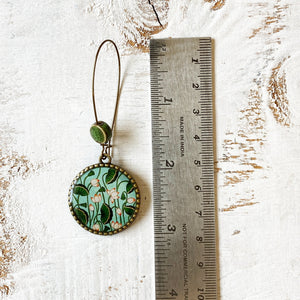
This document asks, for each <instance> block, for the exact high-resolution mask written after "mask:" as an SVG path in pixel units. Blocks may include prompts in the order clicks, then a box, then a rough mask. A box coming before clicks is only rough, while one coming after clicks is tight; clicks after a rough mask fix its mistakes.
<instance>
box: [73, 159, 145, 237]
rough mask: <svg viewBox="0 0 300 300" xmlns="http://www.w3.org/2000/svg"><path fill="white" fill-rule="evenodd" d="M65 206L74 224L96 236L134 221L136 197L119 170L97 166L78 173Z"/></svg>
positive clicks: (134, 186) (134, 188) (132, 182)
mask: <svg viewBox="0 0 300 300" xmlns="http://www.w3.org/2000/svg"><path fill="white" fill-rule="evenodd" d="M69 207H70V210H71V213H72V215H73V217H74V218H75V220H76V221H77V223H78V224H79V225H81V226H82V227H83V228H85V229H86V230H88V231H90V232H92V233H95V234H100V235H112V234H115V233H118V232H120V231H122V230H124V229H126V228H127V227H128V226H129V225H130V224H131V223H132V222H133V221H134V219H135V218H136V215H137V213H138V210H139V207H140V194H139V189H138V187H137V184H136V182H135V180H134V179H133V178H132V177H131V176H130V175H129V174H128V173H127V172H126V171H125V170H123V169H122V168H120V167H118V166H116V165H113V164H104V163H99V164H95V165H91V166H89V167H87V168H85V169H84V170H82V171H81V172H80V173H79V174H78V175H77V176H76V177H75V179H74V180H73V182H72V184H71V187H70V191H69Z"/></svg>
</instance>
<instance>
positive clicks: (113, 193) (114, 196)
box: [106, 188, 120, 203]
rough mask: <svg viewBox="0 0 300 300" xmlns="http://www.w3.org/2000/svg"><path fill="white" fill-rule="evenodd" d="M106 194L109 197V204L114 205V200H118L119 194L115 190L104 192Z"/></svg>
mask: <svg viewBox="0 0 300 300" xmlns="http://www.w3.org/2000/svg"><path fill="white" fill-rule="evenodd" d="M106 192H107V194H108V195H109V196H110V200H111V203H114V202H115V200H116V199H119V198H120V197H119V192H117V191H116V188H112V189H111V190H106Z"/></svg>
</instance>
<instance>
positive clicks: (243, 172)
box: [219, 90, 266, 186]
mask: <svg viewBox="0 0 300 300" xmlns="http://www.w3.org/2000/svg"><path fill="white" fill-rule="evenodd" d="M264 124H265V116H264V113H263V110H262V99H261V95H260V93H259V91H258V90H251V91H250V94H249V97H248V103H247V106H246V107H244V108H242V109H241V110H240V118H239V126H238V127H239V129H238V130H237V131H236V132H234V133H233V132H227V133H226V139H224V142H223V150H224V151H223V157H222V158H221V159H220V160H219V162H220V163H221V165H222V166H223V167H221V169H222V172H223V174H224V175H225V176H224V186H228V185H236V184H238V183H240V182H243V181H245V180H248V179H249V178H250V177H251V176H252V175H253V173H254V172H255V171H256V170H259V169H263V166H262V165H261V164H260V163H259V162H258V159H257V154H258V153H259V152H260V150H261V147H262V146H263V144H264V141H265V137H266V134H265V129H264ZM226 164H229V165H230V167H229V168H227V167H226Z"/></svg>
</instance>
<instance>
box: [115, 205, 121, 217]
mask: <svg viewBox="0 0 300 300" xmlns="http://www.w3.org/2000/svg"><path fill="white" fill-rule="evenodd" d="M116 212H117V214H118V215H119V216H121V214H122V210H121V208H119V207H118V208H117V209H116Z"/></svg>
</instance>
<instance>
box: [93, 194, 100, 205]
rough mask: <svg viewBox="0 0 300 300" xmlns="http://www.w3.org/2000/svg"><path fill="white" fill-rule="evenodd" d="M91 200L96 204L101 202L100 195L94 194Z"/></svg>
mask: <svg viewBox="0 0 300 300" xmlns="http://www.w3.org/2000/svg"><path fill="white" fill-rule="evenodd" d="M91 200H92V201H93V202H95V203H98V202H100V201H101V195H100V194H95V195H94V197H91Z"/></svg>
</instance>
